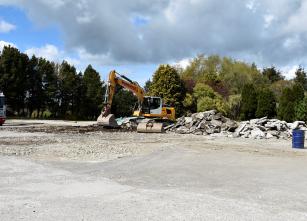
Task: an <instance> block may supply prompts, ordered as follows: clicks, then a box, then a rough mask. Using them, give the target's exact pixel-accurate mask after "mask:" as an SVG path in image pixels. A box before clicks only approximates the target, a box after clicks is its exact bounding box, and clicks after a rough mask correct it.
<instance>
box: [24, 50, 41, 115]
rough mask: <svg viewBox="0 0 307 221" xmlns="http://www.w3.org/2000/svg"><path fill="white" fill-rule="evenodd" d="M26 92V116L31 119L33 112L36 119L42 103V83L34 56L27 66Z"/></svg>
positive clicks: (37, 61) (36, 59)
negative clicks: (35, 112) (35, 114)
mask: <svg viewBox="0 0 307 221" xmlns="http://www.w3.org/2000/svg"><path fill="white" fill-rule="evenodd" d="M27 83H28V88H27V89H28V90H27V100H28V102H27V103H28V110H29V111H28V112H29V113H28V114H29V116H30V117H31V116H32V112H33V110H36V111H37V116H36V117H37V118H38V117H39V115H40V111H41V109H42V107H43V105H44V104H43V103H44V92H43V82H42V70H40V68H39V60H38V58H36V57H35V56H34V55H33V56H32V58H31V59H30V61H29V64H28V76H27Z"/></svg>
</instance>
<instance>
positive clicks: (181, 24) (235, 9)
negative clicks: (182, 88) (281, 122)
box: [0, 0, 307, 66]
mask: <svg viewBox="0 0 307 221" xmlns="http://www.w3.org/2000/svg"><path fill="white" fill-rule="evenodd" d="M17 2H18V3H16V4H18V5H19V6H20V7H22V8H23V9H24V10H25V11H26V13H27V14H28V15H29V17H30V18H31V19H32V20H33V21H34V22H35V23H37V24H39V25H49V24H56V25H58V26H59V27H60V28H61V30H62V32H63V36H64V41H65V45H66V48H67V49H68V50H79V52H80V54H81V57H82V55H83V56H87V57H91V56H93V57H95V59H99V58H101V63H102V64H103V63H108V64H110V63H159V62H168V61H174V60H180V59H183V58H186V57H191V56H195V54H197V53H204V54H220V55H227V56H232V57H235V58H238V59H246V60H248V61H256V62H258V63H260V64H262V65H270V64H276V65H280V66H287V65H293V64H306V63H304V62H305V58H307V56H306V55H307V50H306V49H307V43H306V42H307V41H306V40H307V35H306V33H307V28H306V27H307V26H306V25H305V24H304V22H305V21H306V20H307V1H306V0H280V1H271V0H258V1H256V0H248V1H244V0H232V1H229V0H219V1H216V0H155V1H148V0H125V1H122V0H112V1H95V0H54V1H47V0H32V1H17ZM0 3H1V0H0ZM138 22H139V23H138Z"/></svg>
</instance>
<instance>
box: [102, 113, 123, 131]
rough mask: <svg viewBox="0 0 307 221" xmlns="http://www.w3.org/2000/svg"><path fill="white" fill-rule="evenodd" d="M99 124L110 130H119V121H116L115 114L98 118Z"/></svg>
mask: <svg viewBox="0 0 307 221" xmlns="http://www.w3.org/2000/svg"><path fill="white" fill-rule="evenodd" d="M97 123H98V124H99V125H101V126H104V127H109V128H118V127H119V126H118V124H117V121H116V120H115V116H114V114H109V115H108V116H106V117H104V116H103V115H102V114H101V115H100V116H99V117H98V119H97Z"/></svg>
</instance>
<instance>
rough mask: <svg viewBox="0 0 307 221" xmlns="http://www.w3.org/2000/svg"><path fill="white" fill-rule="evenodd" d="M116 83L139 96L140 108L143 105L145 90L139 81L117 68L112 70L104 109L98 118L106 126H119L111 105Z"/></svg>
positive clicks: (99, 122)
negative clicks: (122, 73) (118, 70)
mask: <svg viewBox="0 0 307 221" xmlns="http://www.w3.org/2000/svg"><path fill="white" fill-rule="evenodd" d="M116 85H120V86H122V87H124V88H126V89H128V90H129V91H131V92H132V93H133V94H134V95H135V96H136V97H137V98H138V103H139V107H138V108H139V110H140V109H141V105H142V103H143V100H144V90H143V88H142V87H141V86H139V84H138V83H137V82H134V81H132V80H130V79H129V78H127V77H126V76H124V75H121V74H119V73H117V72H116V71H115V70H113V71H111V72H110V73H109V80H108V84H107V89H106V90H107V91H106V94H105V100H104V110H103V111H102V113H101V115H100V116H99V117H98V119H97V122H98V124H100V125H102V126H105V127H112V128H116V127H118V124H117V122H116V120H115V117H114V115H113V114H111V106H112V102H113V97H114V94H115V88H116Z"/></svg>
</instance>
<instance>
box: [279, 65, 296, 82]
mask: <svg viewBox="0 0 307 221" xmlns="http://www.w3.org/2000/svg"><path fill="white" fill-rule="evenodd" d="M298 68H299V65H292V66H291V65H288V66H284V67H282V68H281V72H282V73H283V75H284V76H285V77H286V79H293V78H294V77H295V72H296V70H297V69H298Z"/></svg>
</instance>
